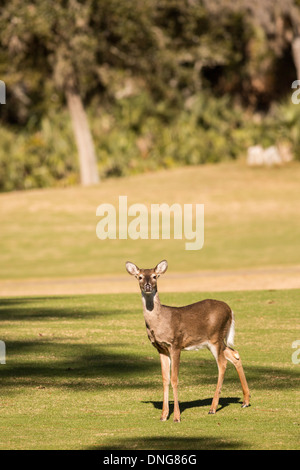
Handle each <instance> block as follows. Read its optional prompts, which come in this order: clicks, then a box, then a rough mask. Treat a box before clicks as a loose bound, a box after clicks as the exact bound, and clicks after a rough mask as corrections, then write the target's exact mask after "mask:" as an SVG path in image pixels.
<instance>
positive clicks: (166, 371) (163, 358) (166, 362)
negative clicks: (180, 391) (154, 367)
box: [160, 354, 170, 421]
mask: <svg viewBox="0 0 300 470" xmlns="http://www.w3.org/2000/svg"><path fill="white" fill-rule="evenodd" d="M160 363H161V373H162V380H163V388H164V400H163V408H162V413H161V417H160V420H161V421H166V420H167V419H168V416H169V385H170V357H169V356H167V355H166V354H160Z"/></svg>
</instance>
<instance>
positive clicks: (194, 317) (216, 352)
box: [126, 261, 250, 422]
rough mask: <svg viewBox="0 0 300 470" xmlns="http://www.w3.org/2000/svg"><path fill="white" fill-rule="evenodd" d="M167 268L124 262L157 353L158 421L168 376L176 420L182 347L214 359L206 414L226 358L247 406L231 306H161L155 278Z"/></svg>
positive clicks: (205, 303) (166, 411)
mask: <svg viewBox="0 0 300 470" xmlns="http://www.w3.org/2000/svg"><path fill="white" fill-rule="evenodd" d="M167 267H168V263H167V262H166V261H161V262H160V263H159V264H158V265H157V266H156V267H155V268H153V269H139V268H138V267H137V266H136V265H135V264H133V263H130V262H127V263H126V269H127V271H128V273H129V274H131V275H134V276H135V277H136V278H137V279H138V280H139V285H140V288H141V292H142V300H143V311H144V318H145V323H146V329H147V333H148V337H149V340H150V341H151V343H152V344H153V346H154V347H155V348H156V349H157V350H158V352H159V354H160V361H161V369H162V378H163V388H164V398H163V409H162V415H161V420H162V421H165V420H166V419H167V418H168V415H169V384H170V378H171V385H172V388H173V398H174V421H176V422H178V421H180V410H179V403H178V394H177V386H178V373H179V363H180V353H181V351H182V350H197V349H201V348H204V347H207V348H208V349H209V350H210V351H211V352H212V354H213V356H214V357H215V359H216V361H217V364H218V369H219V377H218V383H217V388H216V392H215V395H214V397H213V401H212V405H211V408H210V411H209V413H210V414H214V413H215V412H216V409H217V406H218V403H219V395H220V392H221V387H222V384H223V379H224V374H225V370H226V365H227V361H228V360H229V361H230V362H232V363H233V364H234V366H235V368H236V370H237V372H238V375H239V378H240V381H241V384H242V389H243V394H244V401H243V405H242V406H243V407H246V406H249V398H250V394H249V389H248V385H247V381H246V377H245V374H244V370H243V366H242V362H241V359H240V356H239V354H238V352H237V351H236V350H234V349H233V339H234V317H233V312H232V310H231V308H230V307H229V306H228V305H227V304H226V303H225V302H221V301H218V300H211V299H207V300H202V301H200V302H196V303H194V304H191V305H186V306H184V307H169V306H166V305H162V304H161V303H160V300H159V296H158V292H157V278H158V277H159V276H160V274H163V273H164V272H165V271H166V270H167ZM170 366H171V377H170Z"/></svg>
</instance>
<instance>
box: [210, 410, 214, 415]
mask: <svg viewBox="0 0 300 470" xmlns="http://www.w3.org/2000/svg"><path fill="white" fill-rule="evenodd" d="M208 414H209V415H215V414H216V412H215V410H209V412H208Z"/></svg>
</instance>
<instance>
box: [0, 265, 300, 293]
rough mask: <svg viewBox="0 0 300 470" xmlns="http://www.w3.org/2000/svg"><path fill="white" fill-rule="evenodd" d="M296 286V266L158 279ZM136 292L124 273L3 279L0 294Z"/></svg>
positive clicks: (299, 280)
mask: <svg viewBox="0 0 300 470" xmlns="http://www.w3.org/2000/svg"><path fill="white" fill-rule="evenodd" d="M292 288H300V266H288V267H270V268H255V269H239V270H223V271H201V272H190V273H171V272H170V273H167V274H166V276H165V277H161V278H160V280H159V289H160V291H161V292H172V291H177V292H191V291H195V292H197V291H198V292H201V291H208V292H219V291H233V290H260V289H292ZM126 292H133V293H136V292H137V285H136V282H135V280H134V279H132V278H131V277H129V276H128V275H127V274H124V275H122V276H121V275H120V276H99V277H98V276H97V277H81V278H60V279H26V280H3V281H1V282H0V296H1V297H6V296H7V297H9V296H26V295H29V296H30V295H76V294H105V293H126Z"/></svg>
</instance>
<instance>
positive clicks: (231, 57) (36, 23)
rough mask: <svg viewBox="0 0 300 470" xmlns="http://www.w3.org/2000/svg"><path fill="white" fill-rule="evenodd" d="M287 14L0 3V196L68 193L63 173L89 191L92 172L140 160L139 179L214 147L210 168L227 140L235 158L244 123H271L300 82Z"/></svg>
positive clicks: (292, 9) (224, 6)
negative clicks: (25, 191)
mask: <svg viewBox="0 0 300 470" xmlns="http://www.w3.org/2000/svg"><path fill="white" fill-rule="evenodd" d="M299 5H300V3H299V0H285V1H283V0H264V1H263V2H262V1H258V0H241V1H236V0H235V1H234V0H213V1H209V0H143V1H140V0H81V1H80V0H55V1H54V0H49V1H46V2H45V1H43V0H4V1H2V2H1V12H0V79H1V80H3V81H4V82H5V84H6V90H7V99H6V105H1V106H0V112H1V115H0V122H1V130H0V133H1V140H2V142H3V148H2V151H1V150H0V189H2V190H9V189H18V188H23V187H33V186H43V185H48V184H54V183H55V182H56V181H59V180H63V181H64V182H66V181H67V183H68V182H71V183H72V178H71V179H70V180H68V179H66V175H68V174H73V175H75V174H76V172H78V174H80V181H81V183H82V184H84V185H88V184H94V183H97V182H98V181H99V168H100V169H102V173H103V175H104V176H109V175H110V174H116V175H117V174H123V171H125V170H124V168H123V167H127V168H132V171H140V167H141V163H140V162H139V159H140V160H141V161H142V162H143V161H145V162H146V163H145V165H146V167H147V168H150V169H151V164H149V162H148V161H147V160H148V159H149V155H150V156H151V159H152V161H155V162H157V165H158V166H168V165H170V166H171V165H175V164H177V162H179V163H191V164H193V163H202V162H204V161H205V157H204V156H203V155H204V153H205V152H206V148H207V149H210V148H214V151H213V152H212V153H211V157H209V159H210V160H211V161H214V160H216V159H218V157H217V154H218V152H220V153H222V151H223V147H224V148H225V142H226V141H227V142H228V139H229V140H230V139H231V140H233V139H235V142H237V144H236V143H235V142H233V143H232V148H231V149H229V157H230V156H231V157H233V158H235V157H236V155H237V154H238V153H239V152H240V150H241V148H243V146H245V145H246V144H247V143H248V141H249V142H250V140H251V139H250V140H249V139H248V138H247V135H251V130H250V129H248V130H245V132H244V134H243V132H242V130H243V129H244V125H245V122H244V117H243V114H244V113H248V114H249V115H251V116H252V115H253V114H254V113H257V112H262V113H266V114H269V115H270V110H271V109H272V103H274V102H279V101H280V100H282V98H283V97H284V96H285V95H286V94H287V93H288V92H289V90H290V87H291V83H292V81H293V80H295V79H296V78H298V79H300V6H299ZM228 108H230V109H228ZM208 110H209V112H208ZM207 114H209V116H208V115H207ZM271 114H272V113H271ZM293 119H295V118H294V117H293ZM226 120H227V123H226V122H224V121H226ZM187 122H188V124H187ZM98 124H99V126H98V127H97V125H98ZM226 125H227V127H226ZM228 126H229V127H228ZM163 127H165V128H166V127H169V133H170V135H167V131H166V130H164V129H163ZM54 128H55V129H54ZM116 128H118V129H117V131H116V130H115V129H116ZM220 128H221V136H220V135H219V136H215V134H214V133H216V131H217V129H219V130H220ZM223 128H224V131H223V134H222V129H223ZM261 129H262V128H260V131H259V130H257V129H255V130H253V132H254V134H255V133H259V132H261V133H263V131H262V130H261ZM180 130H182V131H183V135H182V137H180V136H178V133H179V132H180ZM203 131H206V134H205V135H204V134H203ZM172 133H173V137H172ZM195 134H197V135H198V134H199V136H200V137H199V138H198V139H199V140H201V141H203V140H204V141H205V142H206V143H204V144H202V145H203V148H201V144H200V143H199V141H198V140H197V138H196V137H195ZM174 136H175V137H174ZM221 137H223V140H222V139H221ZM60 139H61V140H62V141H64V142H59V140H60ZM122 139H123V140H122ZM176 139H178V141H177V146H178V149H177V150H176V149H175V148H173V147H172V145H171V144H172V140H173V141H174V140H176ZM205 139H206V140H205ZM218 139H220V140H218ZM53 140H54V141H56V142H53ZM122 141H124V144H122ZM191 141H193V142H194V143H193V144H191V143H190V142H191ZM294 141H295V142H296V144H297V145H296V147H297V146H298V145H299V137H298V136H296V137H295V138H294ZM295 142H294V143H295ZM189 145H190V148H189ZM4 147H5V148H4ZM133 147H134V149H133ZM186 147H187V148H188V149H189V150H188V151H187V150H185V148H186ZM197 149H198V150H197ZM297 149H298V147H297ZM297 149H296V150H297ZM297 151H298V150H297ZM8 152H9V153H10V156H11V160H10V161H8V157H7V153H8ZM185 152H186V153H185ZM187 152H189V153H187ZM70 153H72V154H76V153H77V154H78V157H79V158H78V163H76V162H74V160H73V159H72V158H71V156H70ZM164 153H165V155H163V154H164ZM122 154H126V156H124V161H123V163H120V162H121V159H122ZM208 154H209V151H208ZM126 158H127V159H126ZM147 165H148V166H147ZM100 172H101V171H100ZM33 175H35V176H33ZM47 175H48V176H47ZM49 175H50V176H51V177H50V176H49ZM26 178H27V179H26ZM5 181H6V182H5ZM7 181H8V183H7ZM24 181H27V186H26V184H25V185H24ZM74 181H76V177H74Z"/></svg>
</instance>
